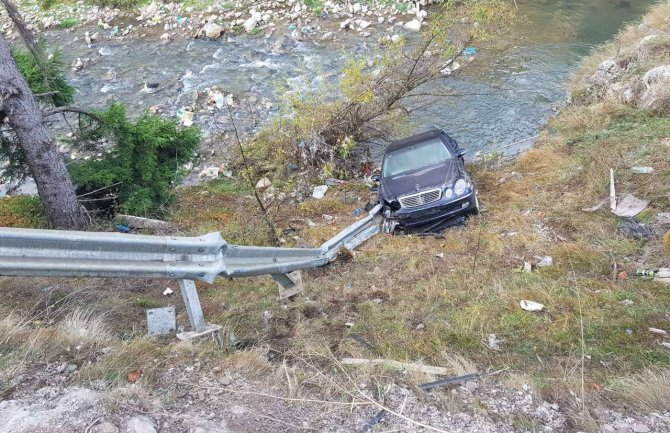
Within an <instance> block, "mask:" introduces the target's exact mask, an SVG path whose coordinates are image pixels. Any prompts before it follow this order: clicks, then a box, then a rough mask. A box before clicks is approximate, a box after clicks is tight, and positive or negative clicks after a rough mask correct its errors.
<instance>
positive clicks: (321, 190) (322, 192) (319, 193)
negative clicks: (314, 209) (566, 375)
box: [312, 185, 328, 200]
mask: <svg viewBox="0 0 670 433" xmlns="http://www.w3.org/2000/svg"><path fill="white" fill-rule="evenodd" d="M326 191H328V185H319V186H315V187H314V191H313V192H312V197H314V198H315V199H318V200H321V199H322V198H324V197H325V196H326Z"/></svg>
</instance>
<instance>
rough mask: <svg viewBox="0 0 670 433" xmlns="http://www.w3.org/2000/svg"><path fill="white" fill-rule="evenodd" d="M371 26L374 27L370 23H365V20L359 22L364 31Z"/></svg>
mask: <svg viewBox="0 0 670 433" xmlns="http://www.w3.org/2000/svg"><path fill="white" fill-rule="evenodd" d="M371 25H372V23H371V22H370V21H365V20H359V21H358V27H360V28H362V29H367V28H368V27H370V26H371Z"/></svg>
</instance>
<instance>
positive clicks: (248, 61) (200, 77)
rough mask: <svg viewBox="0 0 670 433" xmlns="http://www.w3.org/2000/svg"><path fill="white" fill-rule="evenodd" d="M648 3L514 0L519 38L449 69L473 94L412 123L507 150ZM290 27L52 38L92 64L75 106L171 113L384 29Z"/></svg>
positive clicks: (338, 51)
mask: <svg viewBox="0 0 670 433" xmlns="http://www.w3.org/2000/svg"><path fill="white" fill-rule="evenodd" d="M651 3H652V1H650V0H539V1H538V0H532V1H531V0H517V4H518V7H519V10H520V12H521V13H522V14H524V15H526V16H527V17H528V20H527V22H525V23H524V24H522V25H521V27H520V29H519V32H520V34H521V35H522V39H520V41H519V42H518V43H517V46H516V47H514V48H513V49H511V50H507V51H505V52H504V54H502V55H493V54H492V53H488V55H487V53H485V52H484V53H482V56H481V58H478V59H477V60H476V61H475V64H474V65H473V66H476V67H474V68H470V71H471V72H467V73H464V74H462V75H459V76H458V77H457V78H453V77H452V78H450V79H449V81H448V85H449V86H451V87H452V88H454V89H455V90H457V91H462V93H468V94H475V95H470V96H463V97H458V98H449V99H448V100H436V101H435V103H434V104H432V105H431V107H430V108H428V109H423V110H421V111H419V112H416V113H415V115H414V117H413V118H412V124H413V128H414V129H416V130H417V131H418V130H425V129H428V128H430V127H440V128H444V129H445V130H447V131H449V132H450V134H451V135H452V136H453V137H454V138H456V139H457V140H458V141H459V142H460V143H461V144H462V145H463V146H465V147H466V148H467V149H468V150H469V151H470V152H469V154H470V155H473V154H474V152H475V151H479V150H484V151H498V152H501V153H506V154H513V153H516V152H518V151H520V150H523V149H524V148H527V147H528V146H530V145H531V144H532V142H533V139H532V138H533V137H534V136H536V135H537V133H538V130H539V129H540V128H541V127H542V125H543V124H544V123H545V122H546V120H547V118H548V116H550V115H551V113H552V109H553V107H555V105H556V103H557V102H559V101H561V100H563V99H564V98H565V96H566V89H565V81H566V80H567V79H568V77H569V74H570V71H571V70H572V69H573V68H574V67H575V66H576V65H577V64H578V62H579V60H580V58H582V57H583V56H584V55H585V54H587V53H588V52H589V50H590V49H592V48H593V47H594V46H596V45H598V44H600V43H602V42H604V41H606V40H607V39H609V38H610V37H611V36H612V35H613V34H615V33H616V32H617V30H618V29H619V28H621V26H622V25H623V24H624V23H626V22H628V21H631V20H634V19H636V18H639V17H640V16H641V15H642V14H643V13H644V11H645V9H646V7H648V6H649V5H650V4H651ZM379 27H380V30H382V29H381V28H382V27H383V29H386V27H387V26H386V25H383V26H379ZM282 33H284V35H282ZM288 33H289V32H288V29H283V30H281V31H279V30H278V31H277V32H275V34H274V35H273V36H272V37H270V38H267V39H266V38H264V37H249V36H244V35H242V36H231V37H223V38H222V39H220V40H217V41H208V40H201V39H198V40H195V39H185V40H175V41H173V42H171V43H170V44H168V45H160V44H159V43H158V42H157V41H156V40H155V38H154V39H152V41H148V40H147V41H145V40H142V39H138V40H135V41H133V42H132V43H130V44H129V43H127V42H125V41H116V40H113V39H111V40H105V39H103V41H101V42H100V43H98V44H96V45H95V46H94V47H92V48H88V47H87V46H86V45H84V44H83V43H82V42H81V41H73V36H72V34H71V33H65V32H55V33H52V34H50V39H52V42H53V43H55V44H57V45H60V48H61V50H62V52H63V54H64V57H65V60H66V61H68V62H71V61H72V60H73V59H75V58H77V57H92V58H95V62H94V64H93V65H91V66H88V67H87V68H85V69H84V70H83V71H80V72H78V73H76V74H75V73H72V74H71V75H70V77H69V78H70V80H71V82H72V84H73V85H74V86H75V87H77V88H78V94H77V104H78V105H81V106H85V107H91V106H95V107H100V108H102V107H104V106H105V105H106V104H107V103H108V102H109V100H110V99H111V98H112V97H114V98H116V99H117V100H119V101H121V102H124V103H125V104H126V105H127V107H128V110H129V112H130V113H131V114H135V115H136V114H139V113H141V112H143V111H144V110H146V109H147V108H149V107H150V106H153V105H162V106H163V107H164V112H165V113H166V114H168V115H170V114H174V113H176V110H177V109H178V108H179V107H181V106H182V105H185V104H187V100H188V99H189V95H192V94H193V91H195V90H203V89H205V88H208V87H211V86H214V85H216V86H219V87H220V88H221V89H223V91H224V93H232V94H234V95H235V96H236V97H240V98H242V99H247V98H249V97H253V98H254V100H255V99H258V100H259V101H261V100H263V98H266V99H268V100H270V101H274V102H277V98H278V96H277V95H278V89H280V88H288V89H292V90H293V91H297V92H304V91H306V90H308V89H310V88H315V87H316V86H318V85H319V83H321V82H323V81H324V80H326V81H327V80H333V79H335V78H336V77H337V75H338V71H339V70H340V68H341V66H342V64H343V62H344V59H345V58H346V57H347V56H348V55H351V54H357V55H365V54H366V53H370V52H372V50H373V49H374V46H375V44H376V42H375V41H376V40H377V37H378V35H379V34H382V33H378V34H373V35H372V36H371V37H369V38H361V37H360V36H356V35H349V36H340V35H339V34H338V38H339V37H342V38H343V39H341V40H339V41H334V42H328V43H319V42H313V41H305V42H296V41H293V40H292V39H290V38H288V37H287V36H286V35H287V34H288ZM315 39H316V40H317V41H318V36H317V37H316V38H315ZM100 50H101V51H100ZM100 52H102V53H103V54H104V55H101V54H100ZM147 82H150V83H151V82H156V83H159V84H160V85H162V86H165V85H166V83H170V82H176V85H175V86H173V87H170V88H166V89H165V90H163V91H161V92H159V93H156V94H146V93H143V92H142V91H141V89H142V88H143V86H144V83H147ZM159 89H161V87H159ZM205 117H207V118H205ZM224 118H225V116H223V113H219V115H218V119H217V116H216V115H214V116H202V117H201V116H198V115H196V118H195V123H196V125H199V126H201V127H203V129H205V132H214V131H216V130H217V127H222V125H223V123H224V120H223V119H224Z"/></svg>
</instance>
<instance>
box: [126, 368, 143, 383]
mask: <svg viewBox="0 0 670 433" xmlns="http://www.w3.org/2000/svg"><path fill="white" fill-rule="evenodd" d="M140 377H142V370H140V369H139V368H136V369H134V370H131V371H130V373H128V382H130V383H135V382H137V381H138V380H139V379H140Z"/></svg>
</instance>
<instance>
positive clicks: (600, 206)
mask: <svg viewBox="0 0 670 433" xmlns="http://www.w3.org/2000/svg"><path fill="white" fill-rule="evenodd" d="M605 203H606V200H603V201H601V202H600V203H598V204H597V205H595V206H593V207H587V208H583V209H582V211H584V212H595V211H598V210H600V209H601V208H602V207H603V206H605Z"/></svg>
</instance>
